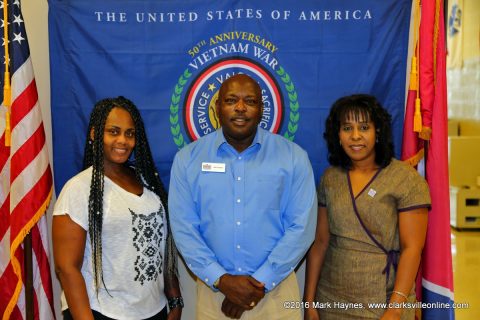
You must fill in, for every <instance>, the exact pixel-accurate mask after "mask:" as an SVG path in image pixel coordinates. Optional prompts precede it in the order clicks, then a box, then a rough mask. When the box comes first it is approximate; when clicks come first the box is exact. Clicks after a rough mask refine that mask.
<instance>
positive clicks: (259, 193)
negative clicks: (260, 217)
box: [254, 175, 285, 210]
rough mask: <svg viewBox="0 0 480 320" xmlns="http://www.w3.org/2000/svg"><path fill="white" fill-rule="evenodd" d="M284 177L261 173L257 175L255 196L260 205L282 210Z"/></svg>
mask: <svg viewBox="0 0 480 320" xmlns="http://www.w3.org/2000/svg"><path fill="white" fill-rule="evenodd" d="M283 178H284V177H283V176H282V175H260V176H258V177H257V187H256V188H254V189H255V190H254V192H255V195H254V197H255V198H256V199H257V202H258V203H259V207H261V208H266V209H273V210H280V207H281V202H282V197H283V195H284V193H285V190H284V189H285V185H284V183H285V182H284V179H283Z"/></svg>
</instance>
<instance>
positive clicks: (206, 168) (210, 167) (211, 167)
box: [202, 162, 225, 172]
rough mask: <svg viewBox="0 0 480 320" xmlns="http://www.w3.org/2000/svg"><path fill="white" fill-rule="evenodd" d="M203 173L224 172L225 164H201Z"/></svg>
mask: <svg viewBox="0 0 480 320" xmlns="http://www.w3.org/2000/svg"><path fill="white" fill-rule="evenodd" d="M202 171H203V172H225V163H214V162H202Z"/></svg>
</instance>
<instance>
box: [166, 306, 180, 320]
mask: <svg viewBox="0 0 480 320" xmlns="http://www.w3.org/2000/svg"><path fill="white" fill-rule="evenodd" d="M181 317H182V308H179V307H177V308H173V309H171V310H170V312H169V313H168V316H167V320H180V318H181Z"/></svg>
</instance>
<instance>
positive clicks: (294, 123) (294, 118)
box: [277, 67, 300, 141]
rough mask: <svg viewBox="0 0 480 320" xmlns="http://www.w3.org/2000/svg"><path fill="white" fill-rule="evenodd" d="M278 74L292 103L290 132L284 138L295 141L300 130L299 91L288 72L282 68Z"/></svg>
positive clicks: (289, 123)
mask: <svg viewBox="0 0 480 320" xmlns="http://www.w3.org/2000/svg"><path fill="white" fill-rule="evenodd" d="M277 74H278V75H279V76H280V78H281V79H282V82H283V84H284V85H285V89H287V92H288V100H289V101H290V116H289V117H288V130H287V132H285V134H284V135H283V136H284V137H285V138H287V139H288V140H290V141H293V139H295V133H296V132H297V130H298V121H299V120H300V113H299V112H298V109H299V108H300V105H299V104H298V96H297V91H296V90H295V86H294V85H293V82H292V80H291V79H290V76H289V75H288V73H287V72H285V70H284V69H283V68H282V67H280V68H279V69H278V70H277Z"/></svg>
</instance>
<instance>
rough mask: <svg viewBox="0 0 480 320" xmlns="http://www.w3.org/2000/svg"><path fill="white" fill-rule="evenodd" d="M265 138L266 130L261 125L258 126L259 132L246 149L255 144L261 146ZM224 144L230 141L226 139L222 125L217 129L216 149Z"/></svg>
mask: <svg viewBox="0 0 480 320" xmlns="http://www.w3.org/2000/svg"><path fill="white" fill-rule="evenodd" d="M264 139H265V130H264V129H262V128H260V127H257V133H255V137H254V138H253V141H252V144H251V145H250V146H249V147H248V148H247V149H246V150H248V149H250V148H252V147H253V146H255V145H258V147H261V146H262V143H263V141H264ZM223 144H228V142H227V140H226V139H225V136H224V135H223V130H222V127H220V128H219V129H218V130H217V137H216V139H215V149H217V150H218V149H220V147H221V146H222V145H223Z"/></svg>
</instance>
